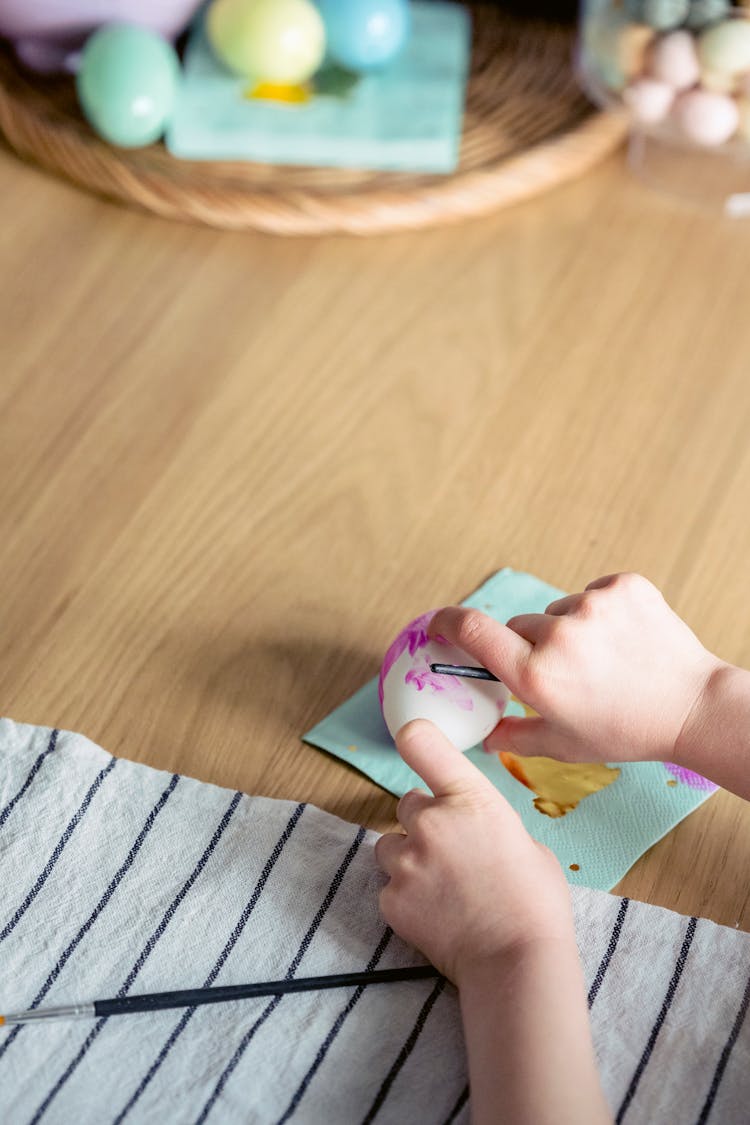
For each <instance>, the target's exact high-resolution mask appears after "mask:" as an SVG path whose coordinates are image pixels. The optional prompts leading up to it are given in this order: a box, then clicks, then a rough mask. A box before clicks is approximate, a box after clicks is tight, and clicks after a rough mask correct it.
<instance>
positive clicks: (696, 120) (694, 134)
mask: <svg viewBox="0 0 750 1125" xmlns="http://www.w3.org/2000/svg"><path fill="white" fill-rule="evenodd" d="M673 113H674V118H675V121H676V122H677V124H678V125H679V127H680V129H681V130H682V132H683V133H684V135H685V136H686V137H687V138H688V139H689V140H691V141H693V142H694V143H695V144H698V145H704V146H706V147H710V148H714V147H716V145H721V144H724V142H725V141H728V140H729V139H730V138H731V137H733V136H734V134H735V132H736V131H737V127H738V125H739V123H740V113H739V110H738V108H737V103H736V102H735V101H734V99H733V98H730V97H727V96H726V94H716V93H713V92H712V91H711V90H689V91H688V93H687V94H682V95H681V96H680V97H679V98H678V99H677V101H676V102H675V106H674V110H673Z"/></svg>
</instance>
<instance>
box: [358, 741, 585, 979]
mask: <svg viewBox="0 0 750 1125" xmlns="http://www.w3.org/2000/svg"><path fill="white" fill-rule="evenodd" d="M396 745H397V747H398V750H399V753H400V754H401V757H402V758H403V759H404V761H405V762H406V763H407V765H409V766H411V768H412V769H413V770H414V771H415V772H416V773H418V774H419V776H420V777H421V778H423V780H424V781H425V782H426V783H427V784H428V785H429V786H430V788H431V789H432V791H433V793H434V794H435V795H434V797H431V796H430V795H429V794H428V793H425V792H424V791H423V790H420V789H412V790H411V791H410V792H409V793H407V794H405V796H404V797H402V798H401V800H400V801H399V804H398V810H397V814H398V819H399V821H400V822H401V824H402V826H403V828H404V830H405V833H406V834H405V835H401V834H399V833H394V834H390V835H386V836H381V838H380V839H379V840H378V842H377V845H376V847H375V858H376V860H377V862H378V864H379V866H380V867H381V868H382V869H383V870H384V871H385V873H386V874H387V875H389V876H390V880H389V882H388V883H387V885H386V886H385V887H384V888H383V890H382V891H381V894H380V907H381V911H382V914H383V917H384V918H385V920H386V921H387V922H388V923H389V924H390V925H391V926H392V927H393V929H394V930H395V931H396V933H397V934H399V936H400V937H402V938H404V939H405V940H406V941H408V942H410V943H411V944H412V945H415V946H416V947H417V948H418V949H420V950H421V951H422V953H424V955H425V956H426V957H427V958H428V959H429V960H430V961H431V962H432V963H433V964H434V965H436V966H437V967H438V968H439V969H440V970H441V972H443V973H444V974H445V975H446V976H447V977H449V979H450V980H452V981H453V982H454V983H455V984H458V985H459V986H460V982H461V980H462V978H463V977H464V975H465V974H467V973H472V974H474V973H476V971H477V970H481V969H482V967H483V966H484V965H488V964H491V963H492V962H494V961H496V960H497V959H498V958H500V959H502V958H504V957H507V956H508V955H509V954H511V953H519V954H521V953H523V951H524V950H525V949H526V948H528V947H531V946H533V945H534V944H535V943H536V944H539V943H541V942H548V943H549V942H555V941H557V940H559V939H560V938H562V939H563V940H564V941H565V942H566V943H569V942H571V941H572V938H573V923H572V918H571V909H570V896H569V893H568V889H567V884H566V882H565V877H564V876H563V873H562V870H561V868H560V866H559V864H558V862H557V860H556V859H555V857H554V856H553V854H552V852H550V851H548V849H547V848H544V847H542V845H541V844H537V843H536V842H535V841H534V840H533V839H532V838H531V836H529V834H528V832H527V831H526V829H525V828H524V826H523V824H522V823H521V820H520V818H519V816H518V814H517V813H516V812H515V811H514V810H513V809H512V808H511V806H510V805H509V804H508V802H507V801H506V800H505V798H504V797H503V796H502V795H501V794H500V793H498V791H497V790H496V789H495V788H494V786H493V785H492V784H491V783H490V782H489V781H488V780H487V778H486V777H485V776H484V775H483V774H482V773H480V771H479V770H478V769H477V768H476V766H474V765H473V764H472V763H471V762H470V761H469V759H468V758H465V757H464V756H463V754H460V753H459V752H458V750H456V748H455V747H454V746H453V745H452V744H451V743H450V742H449V741H448V739H447V738H446V737H445V736H444V735H443V734H442V733H441V732H440V731H439V730H438V728H437V727H436V726H434V725H433V724H432V723H428V722H427V721H425V720H422V719H418V720H415V721H414V722H411V723H408V724H407V725H406V726H405V727H403V728H402V730H401V731H399V734H398V736H397V738H396Z"/></svg>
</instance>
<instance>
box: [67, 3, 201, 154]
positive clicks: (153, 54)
mask: <svg viewBox="0 0 750 1125" xmlns="http://www.w3.org/2000/svg"><path fill="white" fill-rule="evenodd" d="M179 75H180V64H179V61H178V58H177V53H176V51H175V49H174V47H173V46H172V44H171V43H167V41H166V40H165V39H163V38H162V37H161V36H160V35H157V33H156V32H155V31H150V30H149V29H147V28H145V27H138V26H137V25H135V24H110V25H109V26H108V27H102V28H99V30H98V31H95V32H94V34H93V35H92V36H91V37H90V38H89V39H88V41H87V43H86V46H85V47H84V50H83V55H82V57H81V66H80V70H79V71H78V75H77V77H76V89H77V92H78V100H79V102H80V104H81V108H82V110H83V112H84V114H85V116H86V118H87V119H88V121H89V123H90V124H91V126H92V127H93V128H94V129H95V130H96V132H97V133H99V135H100V136H102V137H103V138H104V139H105V140H107V141H109V142H110V144H114V145H119V146H120V147H122V148H138V147H140V146H142V145H149V144H152V143H153V142H154V141H156V140H158V139H159V137H160V136H161V135H162V133H163V132H164V129H165V128H166V126H167V124H168V122H169V119H170V117H171V115H172V111H173V109H174V103H175V99H176V97H177V84H178V81H179Z"/></svg>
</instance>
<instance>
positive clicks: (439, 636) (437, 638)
mask: <svg viewBox="0 0 750 1125" xmlns="http://www.w3.org/2000/svg"><path fill="white" fill-rule="evenodd" d="M432 639H433V641H437V643H438V644H439V645H447V644H450V641H448V640H447V639H446V638H445V637H444V636H443V634H442V633H436V635H435V636H434V637H433V638H432Z"/></svg>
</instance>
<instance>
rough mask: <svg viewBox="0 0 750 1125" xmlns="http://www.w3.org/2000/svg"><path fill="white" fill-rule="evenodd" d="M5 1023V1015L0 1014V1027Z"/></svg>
mask: <svg viewBox="0 0 750 1125" xmlns="http://www.w3.org/2000/svg"><path fill="white" fill-rule="evenodd" d="M4 1023H5V1016H0V1027H2V1026H3V1024H4Z"/></svg>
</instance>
